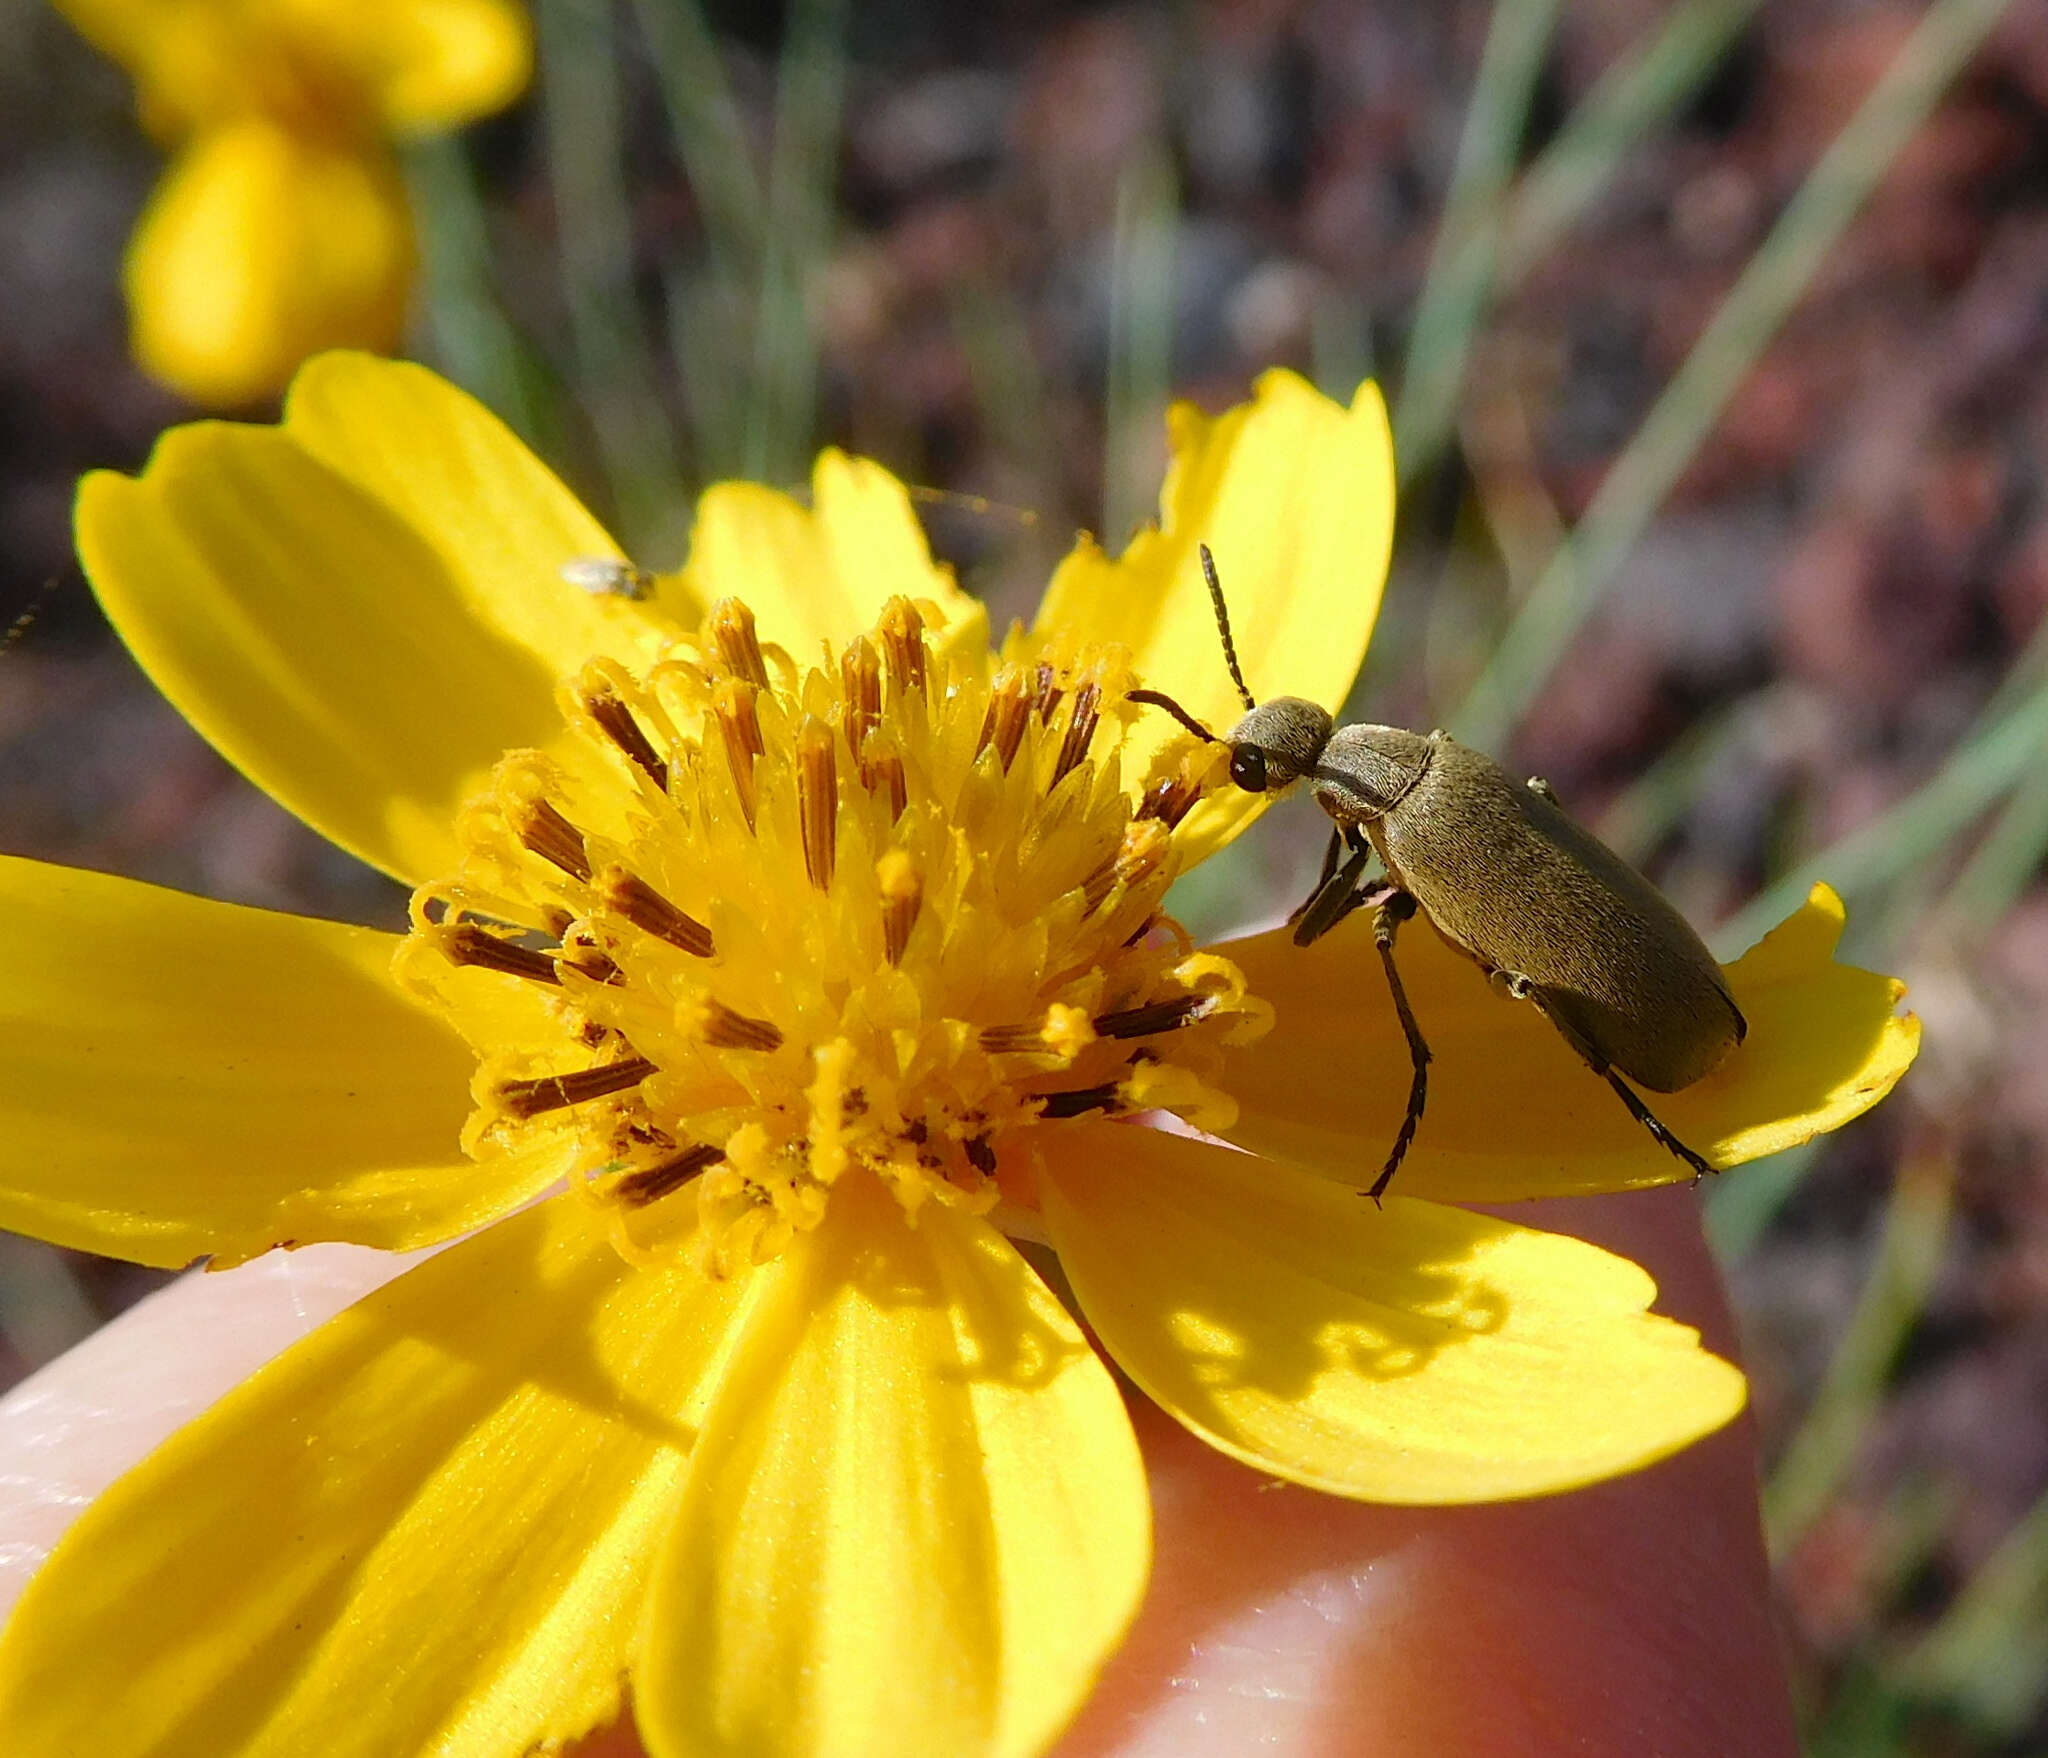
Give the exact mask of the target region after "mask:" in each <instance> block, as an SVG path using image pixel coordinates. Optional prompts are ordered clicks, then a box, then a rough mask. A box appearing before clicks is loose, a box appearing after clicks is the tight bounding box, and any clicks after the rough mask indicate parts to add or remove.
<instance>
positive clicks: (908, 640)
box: [875, 597, 925, 696]
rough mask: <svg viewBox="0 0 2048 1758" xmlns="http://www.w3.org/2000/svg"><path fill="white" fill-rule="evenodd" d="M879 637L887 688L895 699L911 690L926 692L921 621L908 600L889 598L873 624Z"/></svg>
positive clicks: (914, 606) (922, 619) (921, 618)
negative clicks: (887, 677)
mask: <svg viewBox="0 0 2048 1758" xmlns="http://www.w3.org/2000/svg"><path fill="white" fill-rule="evenodd" d="M875 629H876V633H877V634H879V635H880V636H881V638H882V664H883V668H884V669H885V670H886V671H887V672H888V674H889V683H890V686H891V687H892V688H893V689H894V690H895V691H896V693H897V695H898V696H903V695H906V694H908V693H909V692H910V691H911V690H912V689H915V690H917V691H918V693H919V694H920V695H921V694H923V693H924V690H925V652H924V618H923V617H921V616H919V615H918V612H917V606H916V605H914V604H912V603H911V602H910V600H909V599H907V598H901V597H898V598H892V599H890V600H889V602H888V603H887V604H885V605H883V606H882V615H881V620H880V621H879V622H878V623H877V624H876V625H875Z"/></svg>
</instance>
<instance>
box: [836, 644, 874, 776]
mask: <svg viewBox="0 0 2048 1758" xmlns="http://www.w3.org/2000/svg"><path fill="white" fill-rule="evenodd" d="M839 680H840V684H841V686H842V687H843V688H844V690H845V693H846V747H847V749H848V750H849V751H851V752H852V753H853V755H854V757H855V759H856V760H858V759H860V757H861V754H862V752H863V751H864V750H865V748H866V746H867V742H868V734H869V733H871V732H873V731H874V730H875V728H876V726H877V725H879V724H880V722H881V719H882V661H881V656H880V655H879V654H877V653H876V652H875V644H874V643H873V642H872V641H870V640H869V639H868V638H867V637H866V636H865V635H863V636H862V637H861V638H860V639H859V640H857V641H855V642H854V643H853V644H852V645H851V646H849V647H848V648H847V649H846V650H845V652H843V653H841V654H840V656H839Z"/></svg>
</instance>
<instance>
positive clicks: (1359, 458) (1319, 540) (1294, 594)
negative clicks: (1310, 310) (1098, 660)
mask: <svg viewBox="0 0 2048 1758" xmlns="http://www.w3.org/2000/svg"><path fill="white" fill-rule="evenodd" d="M1167 437H1168V439H1169V441H1170V443H1171V445H1172V447H1173V463H1172V466H1171V467H1170V468H1169V470H1168V472H1167V477H1166V484H1165V487H1164V488H1163V489H1162V490H1161V492H1160V497H1159V507H1160V521H1159V525H1158V526H1157V528H1156V529H1154V528H1148V529H1146V530H1144V531H1141V532H1140V533H1139V534H1138V535H1137V536H1136V537H1134V538H1133V539H1132V540H1131V543H1130V546H1129V547H1128V548H1127V549H1125V551H1124V552H1123V554H1122V555H1120V556H1117V557H1116V558H1114V559H1111V557H1109V556H1108V555H1107V554H1105V553H1104V552H1103V550H1102V549H1100V548H1099V547H1098V546H1097V545H1096V544H1095V543H1094V542H1092V541H1089V540H1084V541H1083V542H1082V543H1081V545H1080V546H1079V547H1078V548H1077V549H1075V551H1074V552H1073V553H1072V554H1071V555H1069V556H1068V557H1067V558H1066V560H1065V561H1064V562H1062V563H1061V564H1060V566H1059V568H1058V570H1057V571H1056V572H1055V573H1054V574H1053V577H1052V584H1051V585H1050V586H1049V587H1048V588H1047V590H1046V594H1045V602H1044V603H1043V604H1042V605H1041V606H1040V607H1039V612H1038V620H1037V623H1036V625H1035V626H1034V629H1033V635H1034V637H1035V638H1037V639H1040V640H1051V639H1054V638H1057V639H1058V640H1060V641H1061V642H1067V641H1076V642H1081V641H1120V642H1122V643H1124V644H1125V645H1126V646H1128V647H1129V648H1130V649H1131V650H1132V653H1133V656H1134V658H1135V662H1136V669H1137V672H1138V675H1139V677H1140V679H1141V680H1142V681H1143V682H1144V683H1145V684H1146V685H1147V686H1149V687H1150V688H1153V689H1158V690H1164V691H1166V692H1167V694H1169V695H1171V696H1173V697H1174V698H1175V699H1176V700H1177V701H1179V703H1180V704H1181V706H1182V707H1184V708H1185V709H1187V710H1188V712H1189V713H1191V714H1192V715H1194V716H1195V718H1196V719H1198V720H1201V721H1203V722H1204V723H1205V724H1207V725H1208V726H1209V727H1210V728H1212V729H1213V730H1214V731H1216V732H1217V733H1224V732H1227V731H1229V729H1230V727H1231V726H1232V725H1233V724H1234V723H1235V722H1236V720H1237V719H1238V717H1239V716H1240V715H1241V714H1242V713H1243V712H1244V708H1243V705H1242V703H1240V702H1239V700H1238V697H1237V692H1236V690H1235V688H1234V687H1233V685H1232V684H1231V681H1230V674H1229V672H1228V670H1227V669H1226V668H1225V666H1224V662H1223V648H1222V644H1221V642H1220V641H1219V640H1218V638H1217V633H1216V617H1215V613H1214V611H1213V610H1212V609H1211V607H1210V603H1209V593H1208V589H1207V587H1206V586H1205V585H1204V584H1203V581H1202V574H1201V566H1200V562H1199V560H1198V558H1197V554H1196V549H1197V545H1199V544H1204V543H1206V544H1207V545H1208V546H1209V548H1210V549H1211V550H1212V551H1213V552H1214V554H1215V558H1216V565H1217V569H1218V571H1219V572H1220V574H1221V575H1222V580H1223V589H1224V593H1225V595H1226V596H1227V598H1228V600H1229V603H1230V617H1231V626H1232V631H1233V633H1234V635H1235V638H1236V645H1237V654H1238V659H1239V661H1240V662H1241V664H1242V666H1243V669H1244V676H1245V682H1246V684H1247V685H1249V686H1250V688H1251V690H1252V693H1253V694H1254V695H1256V696H1257V697H1259V698H1260V699H1261V700H1264V699H1265V698H1266V697H1268V696H1306V697H1308V698H1310V699H1311V700H1313V701H1317V702H1320V703H1322V704H1323V705H1324V706H1325V707H1327V708H1330V709H1332V710H1334V709H1335V708H1337V707H1338V705H1339V704H1340V703H1342V702H1343V700H1344V698H1345V696H1346V695H1347V694H1348V693H1349V691H1350V689H1351V683H1352V679H1353V678H1354V677H1355V676H1356V675H1357V672H1358V666H1359V661H1360V660H1362V659H1363V658H1364V657H1365V648H1366V643H1367V641H1369V640H1370V639H1371V637H1372V629H1373V623H1374V621H1375V619H1376V618H1377V616H1378V614H1379V603H1380V591H1381V588H1382V587H1383V585H1384V584H1385V581H1386V573H1387V556H1388V553H1389V550H1390V547H1391V545H1392V542H1393V531H1394V445H1393V436H1392V433H1391V431H1390V430H1389V428H1388V426H1387V411H1386V404H1385V403H1384V402H1383V401H1382V400H1381V397H1380V393H1379V387H1378V386H1377V385H1374V384H1372V383H1370V382H1368V383H1366V384H1363V385H1360V386H1359V388H1358V394H1357V395H1356V396H1355V397H1354V398H1353V399H1352V402H1351V406H1350V408H1348V409H1347V408H1345V407H1344V406H1343V405H1342V404H1340V403H1333V402H1332V401H1331V400H1330V399H1329V398H1327V397H1325V396H1323V395H1322V393H1321V392H1319V391H1317V390H1316V389H1314V387H1312V386H1311V385H1310V384H1309V383H1308V382H1307V381H1306V380H1305V379H1302V378H1300V377H1297V376H1296V375H1295V374H1294V373H1291V372H1281V371H1274V372H1268V373H1266V374H1264V375H1263V376H1262V377H1261V378H1260V379H1259V381H1258V385H1257V388H1256V391H1255V394H1254V397H1253V400H1252V401H1251V402H1249V403H1242V404H1239V405H1238V406H1237V407H1236V408H1234V409H1231V410H1229V411H1228V412H1227V413H1225V414H1223V415H1219V416H1214V417H1211V416H1207V415H1204V414H1202V413H1201V411H1200V410H1198V409H1196V408H1195V407H1194V406H1193V405H1192V404H1187V403H1181V404H1176V405H1175V406H1174V408H1173V410H1172V411H1171V413H1170V414H1169V416H1168V418H1167ZM1185 737H1186V735H1185V734H1183V733H1181V732H1180V731H1179V730H1178V729H1177V728H1176V727H1175V726H1174V724H1173V722H1172V721H1171V720H1170V719H1169V718H1168V717H1167V716H1166V715H1165V714H1164V713H1162V712H1160V711H1158V710H1156V709H1146V710H1145V711H1144V712H1143V715H1142V716H1141V718H1140V719H1139V720H1138V721H1137V722H1136V723H1135V725H1134V728H1133V734H1132V737H1131V740H1130V742H1129V743H1128V744H1127V745H1126V747H1125V757H1124V763H1125V772H1126V775H1127V776H1128V777H1131V778H1133V779H1135V778H1139V777H1142V775H1143V773H1144V769H1145V764H1146V762H1147V760H1148V759H1149V758H1150V757H1151V756H1153V755H1154V754H1156V753H1157V752H1159V751H1160V750H1161V749H1163V748H1164V747H1165V746H1166V745H1168V744H1169V743H1171V742H1173V741H1174V740H1176V739H1182V738H1185ZM1264 804H1265V800H1264V797H1263V796H1262V795H1258V794H1248V793H1244V792H1242V791H1241V790H1239V789H1237V788H1230V787H1225V788H1222V789H1219V790H1218V792H1217V793H1216V794H1215V796H1214V797H1212V798H1211V799H1209V800H1205V801H1204V802H1203V803H1202V804H1201V805H1199V806H1197V807H1196V808H1195V811H1194V812H1193V813H1192V814H1190V816H1189V818H1188V821H1187V825H1186V826H1185V827H1184V829H1183V832H1182V835H1183V837H1184V838H1188V839H1190V841H1189V846H1190V847H1191V848H1192V849H1194V850H1196V853H1195V855H1194V856H1193V857H1192V858H1200V854H1201V853H1204V852H1208V851H1213V850H1214V849H1217V848H1220V847H1222V846H1223V844H1224V843H1226V842H1228V841H1229V840H1230V839H1231V838H1232V837H1233V836H1235V835H1236V834H1237V832H1238V831H1239V830H1241V829H1243V828H1244V826H1245V825H1246V824H1248V823H1250V822H1251V820H1252V819H1253V818H1254V817H1256V816H1257V815H1258V813H1259V812H1260V811H1261V810H1262V809H1263V807H1264Z"/></svg>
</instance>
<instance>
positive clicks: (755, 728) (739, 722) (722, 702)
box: [711, 678, 768, 830]
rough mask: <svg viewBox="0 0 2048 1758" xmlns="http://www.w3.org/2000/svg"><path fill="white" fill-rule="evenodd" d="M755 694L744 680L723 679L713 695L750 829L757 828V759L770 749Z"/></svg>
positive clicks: (742, 807)
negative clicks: (756, 706) (755, 777)
mask: <svg viewBox="0 0 2048 1758" xmlns="http://www.w3.org/2000/svg"><path fill="white" fill-rule="evenodd" d="M755 694H756V687H755V686H754V685H752V684H750V683H747V682H746V681H745V680H744V679H741V678H720V679H719V680H718V683H717V684H716V685H715V686H714V688H713V689H712V692H711V712H712V713H713V714H715V715H717V717H718V730H719V731H720V732H721V733H723V734H724V735H725V757H726V761H727V762H728V763H729V764H730V765H731V766H732V785H733V789H734V791H735V792H736V793H738V795H739V797H740V811H741V812H742V813H743V814H744V815H745V817H746V820H747V828H748V829H749V830H752V829H753V828H754V759H755V758H756V757H758V756H760V755H761V753H762V752H763V751H765V750H766V749H767V748H768V747H767V745H766V744H765V743H764V742H763V740H762V738H761V718H760V716H759V715H758V714H756V713H755V711H754V697H755Z"/></svg>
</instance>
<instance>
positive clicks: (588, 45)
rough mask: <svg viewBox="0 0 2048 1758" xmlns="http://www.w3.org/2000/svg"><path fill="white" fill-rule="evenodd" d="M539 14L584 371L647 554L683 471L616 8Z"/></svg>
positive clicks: (608, 465) (540, 7) (627, 514)
mask: <svg viewBox="0 0 2048 1758" xmlns="http://www.w3.org/2000/svg"><path fill="white" fill-rule="evenodd" d="M535 16H536V23H537V26H538V31H539V46H540V66H541V70H542V75H543V78H542V83H541V95H542V105H541V112H542V119H543V122H544V124H545V127H546V131H547V144H548V172H549V176H550V178H551V180H552V184H553V192H554V210H555V232H556V237H557V238H558V240H559V244H560V253H561V273H562V290H563V294H564V297H565V300H566V303H567V305H568V312H569V340H570V348H571V352H572V355H573V358H574V362H575V370H574V372H573V374H572V380H573V383H574V385H575V388H576V390H577V392H578V394H579V396H580V397H581V399H582V401H583V404H584V408H585V410H586V411H587V413H588V414H589V417H590V421H591V425H592V427H593V429H594V430H595V436H596V441H597V451H598V458H599V460H600V462H601V463H602V465H603V468H604V473H605V477H606V480H607V481H608V483H609V484H610V487H611V493H612V501H613V504H614V506H615V508H616V510H617V517H618V521H619V528H620V536H621V538H622V540H623V541H624V542H625V544H626V547H627V549H628V551H629V552H631V553H642V552H643V551H644V549H645V547H646V546H647V545H648V543H649V541H650V540H651V539H652V540H655V541H659V539H660V537H661V536H662V535H664V534H665V530H666V527H667V525H668V524H669V522H670V521H671V519H672V518H673V515H674V511H675V508H676V503H677V488H678V485H679V482H680V476H681V472H680V469H679V466H678V463H677V459H676V450H675V436H674V434H673V433H672V432H671V431H670V428H669V424H668V417H667V415H666V414H665V413H664V411H663V409H662V407H661V403H660V400H659V398H658V397H657V395H656V392H655V388H654V387H655V385H656V384H657V382H658V380H657V377H656V372H655V363H654V361H653V358H652V356H651V354H650V352H649V350H648V347H647V343H646V338H645V336H644V334H643V333H642V328H641V322H640V317H639V313H638V311H637V310H636V308H635V305H634V299H633V226H632V215H631V213H630V211H629V209H628V207H627V203H626V190H625V181H624V165H625V156H624V155H625V148H624V141H623V138H622V135H621V132H620V127H621V120H622V117H623V105H622V103H621V100H620V95H619V80H618V61H617V53H616V44H615V43H614V41H613V32H612V13H611V8H610V6H609V4H600V3H599V0H539V3H538V4H537V5H536V7H535Z"/></svg>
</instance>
